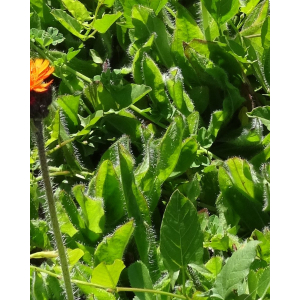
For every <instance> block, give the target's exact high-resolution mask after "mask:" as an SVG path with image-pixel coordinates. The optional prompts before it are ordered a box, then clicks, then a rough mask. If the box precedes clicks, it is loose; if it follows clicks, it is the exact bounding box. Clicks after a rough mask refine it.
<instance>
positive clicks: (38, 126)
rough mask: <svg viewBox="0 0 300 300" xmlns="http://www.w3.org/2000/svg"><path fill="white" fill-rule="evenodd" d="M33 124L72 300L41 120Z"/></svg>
mask: <svg viewBox="0 0 300 300" xmlns="http://www.w3.org/2000/svg"><path fill="white" fill-rule="evenodd" d="M33 122H34V125H35V136H36V143H37V147H38V152H39V158H40V165H41V170H42V176H43V181H44V186H45V190H46V196H47V202H48V207H49V214H50V219H51V224H52V229H53V233H54V238H55V241H56V246H57V250H58V255H59V258H60V264H61V269H62V274H63V279H64V283H65V287H66V294H67V299H68V300H74V297H73V291H72V285H71V277H70V273H69V267H68V260H67V256H66V251H65V247H64V244H63V240H62V235H61V232H60V228H59V223H58V219H57V213H56V208H55V201H54V197H53V192H52V186H51V182H50V176H49V170H48V164H47V160H46V152H45V146H44V136H43V124H42V120H33Z"/></svg>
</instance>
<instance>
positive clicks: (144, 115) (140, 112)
mask: <svg viewBox="0 0 300 300" xmlns="http://www.w3.org/2000/svg"><path fill="white" fill-rule="evenodd" d="M129 107H130V108H131V109H132V110H134V111H135V112H137V113H138V114H140V115H141V116H143V117H144V118H146V119H148V120H149V121H151V122H153V123H154V124H156V125H158V126H160V127H162V128H164V129H166V128H167V126H166V125H164V124H162V123H160V122H159V121H155V120H154V119H153V118H152V117H151V116H149V115H147V114H146V113H144V112H143V111H142V110H141V109H139V108H138V107H136V106H135V105H130V106H129Z"/></svg>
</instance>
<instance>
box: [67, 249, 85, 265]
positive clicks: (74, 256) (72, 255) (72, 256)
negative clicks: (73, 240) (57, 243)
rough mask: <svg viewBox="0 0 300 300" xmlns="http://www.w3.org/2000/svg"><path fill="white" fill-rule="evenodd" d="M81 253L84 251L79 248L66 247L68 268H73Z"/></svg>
mask: <svg viewBox="0 0 300 300" xmlns="http://www.w3.org/2000/svg"><path fill="white" fill-rule="evenodd" d="M83 255H84V252H83V251H82V250H81V249H78V248H77V249H72V250H71V249H68V259H69V268H73V267H74V265H75V264H76V263H77V262H78V261H79V259H80V258H81V257H82V256H83Z"/></svg>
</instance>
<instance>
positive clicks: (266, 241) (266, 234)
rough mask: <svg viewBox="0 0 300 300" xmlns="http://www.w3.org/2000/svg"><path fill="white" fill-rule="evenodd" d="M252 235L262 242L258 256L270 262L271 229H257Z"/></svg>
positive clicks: (258, 249)
mask: <svg viewBox="0 0 300 300" xmlns="http://www.w3.org/2000/svg"><path fill="white" fill-rule="evenodd" d="M251 237H252V238H253V239H255V240H258V241H260V242H261V244H259V246H258V248H257V252H258V256H259V257H260V258H261V259H263V260H265V261H266V262H267V263H268V264H270V231H269V230H267V229H265V230H264V231H263V232H260V231H259V230H257V229H255V230H254V231H253V232H252V234H251Z"/></svg>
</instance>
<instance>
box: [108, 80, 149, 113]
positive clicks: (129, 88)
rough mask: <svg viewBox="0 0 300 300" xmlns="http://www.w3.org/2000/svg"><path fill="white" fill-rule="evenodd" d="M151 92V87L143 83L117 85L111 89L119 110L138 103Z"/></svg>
mask: <svg viewBox="0 0 300 300" xmlns="http://www.w3.org/2000/svg"><path fill="white" fill-rule="evenodd" d="M149 92H151V87H149V86H146V85H143V84H141V85H138V84H127V85H125V86H120V87H118V86H115V87H114V88H111V89H110V93H111V96H112V97H113V98H114V100H115V102H116V103H117V108H118V109H119V110H121V109H124V108H127V107H128V106H130V105H131V104H134V103H136V102H137V101H139V100H140V99H141V98H143V97H144V96H145V95H146V94H148V93H149Z"/></svg>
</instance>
